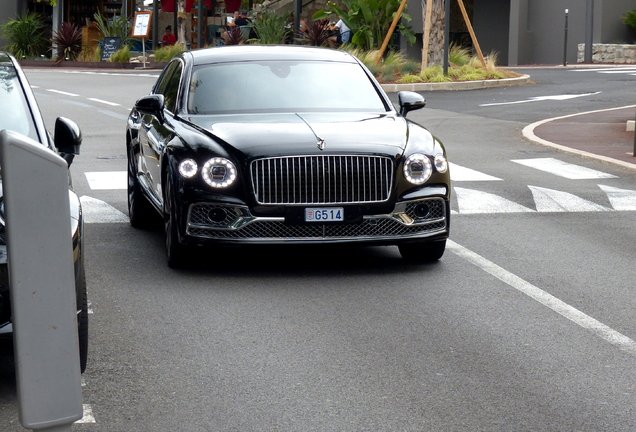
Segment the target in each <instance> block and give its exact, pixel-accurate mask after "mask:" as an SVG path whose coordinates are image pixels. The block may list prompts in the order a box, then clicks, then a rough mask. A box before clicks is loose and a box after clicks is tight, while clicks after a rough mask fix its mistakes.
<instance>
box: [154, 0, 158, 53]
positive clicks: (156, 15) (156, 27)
mask: <svg viewBox="0 0 636 432" xmlns="http://www.w3.org/2000/svg"><path fill="white" fill-rule="evenodd" d="M158 45H159V0H155V1H154V2H153V3H152V49H153V50H156V49H157V46H158Z"/></svg>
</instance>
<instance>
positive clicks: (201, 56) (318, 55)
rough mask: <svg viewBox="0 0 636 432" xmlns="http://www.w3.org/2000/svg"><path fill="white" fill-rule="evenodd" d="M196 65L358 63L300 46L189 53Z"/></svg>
mask: <svg viewBox="0 0 636 432" xmlns="http://www.w3.org/2000/svg"><path fill="white" fill-rule="evenodd" d="M188 53H189V55H191V56H192V60H193V62H194V64H195V65H199V64H209V63H225V62H235V61H266V60H305V61H307V60H312V61H338V62H347V63H357V60H356V59H355V58H354V57H353V56H352V55H351V54H349V53H347V52H345V51H342V50H333V49H329V48H316V47H303V46H298V45H231V46H230V45H228V46H223V47H215V48H206V49H200V50H194V51H188Z"/></svg>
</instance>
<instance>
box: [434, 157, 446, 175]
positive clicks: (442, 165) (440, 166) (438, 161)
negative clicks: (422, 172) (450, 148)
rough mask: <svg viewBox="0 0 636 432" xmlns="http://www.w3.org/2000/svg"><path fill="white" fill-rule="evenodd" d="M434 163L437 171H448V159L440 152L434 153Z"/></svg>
mask: <svg viewBox="0 0 636 432" xmlns="http://www.w3.org/2000/svg"><path fill="white" fill-rule="evenodd" d="M433 163H434V164H435V169H436V170H437V172H438V173H442V174H443V173H445V172H446V171H448V159H446V156H444V155H443V154H442V153H438V154H437V155H435V160H434V161H433Z"/></svg>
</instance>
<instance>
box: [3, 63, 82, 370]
mask: <svg viewBox="0 0 636 432" xmlns="http://www.w3.org/2000/svg"><path fill="white" fill-rule="evenodd" d="M0 113H2V115H0V131H1V130H4V129H7V130H11V131H14V132H18V133H20V134H22V135H25V136H27V137H29V138H31V139H33V140H35V141H37V142H39V143H41V144H42V145H43V146H45V147H47V148H49V149H51V150H53V151H55V152H57V153H58V154H59V155H60V156H62V157H63V158H64V159H65V160H66V161H67V163H68V164H69V166H70V164H71V162H72V161H73V158H74V156H75V155H76V154H79V147H80V144H81V142H82V134H81V132H80V129H79V127H78V126H77V125H76V124H75V123H74V122H72V121H71V120H69V119H66V118H64V117H59V118H58V119H57V120H56V122H55V131H54V132H55V135H54V138H52V137H51V135H50V134H49V133H48V131H47V130H46V128H45V126H44V120H43V118H42V114H41V113H40V109H39V108H38V104H37V102H36V100H35V96H34V95H33V92H32V91H31V87H30V86H29V83H28V81H27V78H26V76H25V74H24V72H23V71H22V69H21V68H20V65H19V64H18V62H17V61H16V60H15V58H13V57H12V56H10V55H9V54H6V53H4V52H1V51H0ZM0 178H1V177H0ZM71 186H72V184H71V177H70V173H69V201H70V206H71V229H72V247H73V259H74V266H75V291H76V299H77V322H78V334H79V356H80V367H81V371H82V373H83V372H84V371H85V370H86V363H87V357H88V301H87V296H86V276H85V271H84V247H83V242H84V238H83V219H82V208H81V205H80V200H79V198H78V196H77V195H76V194H75V193H74V192H73V190H72V187H71ZM8 229H10V227H9V228H8ZM5 238H6V237H5V218H4V202H3V199H2V182H1V180H0V337H7V338H8V337H10V336H11V335H12V333H13V327H12V323H11V301H10V298H9V294H10V290H9V280H8V269H7V246H6V240H5ZM70 245H71V242H69V246H70Z"/></svg>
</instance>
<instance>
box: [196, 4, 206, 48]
mask: <svg viewBox="0 0 636 432" xmlns="http://www.w3.org/2000/svg"><path fill="white" fill-rule="evenodd" d="M204 7H205V6H204V5H203V0H199V12H198V14H197V48H203V42H204V41H203V8H204Z"/></svg>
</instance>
